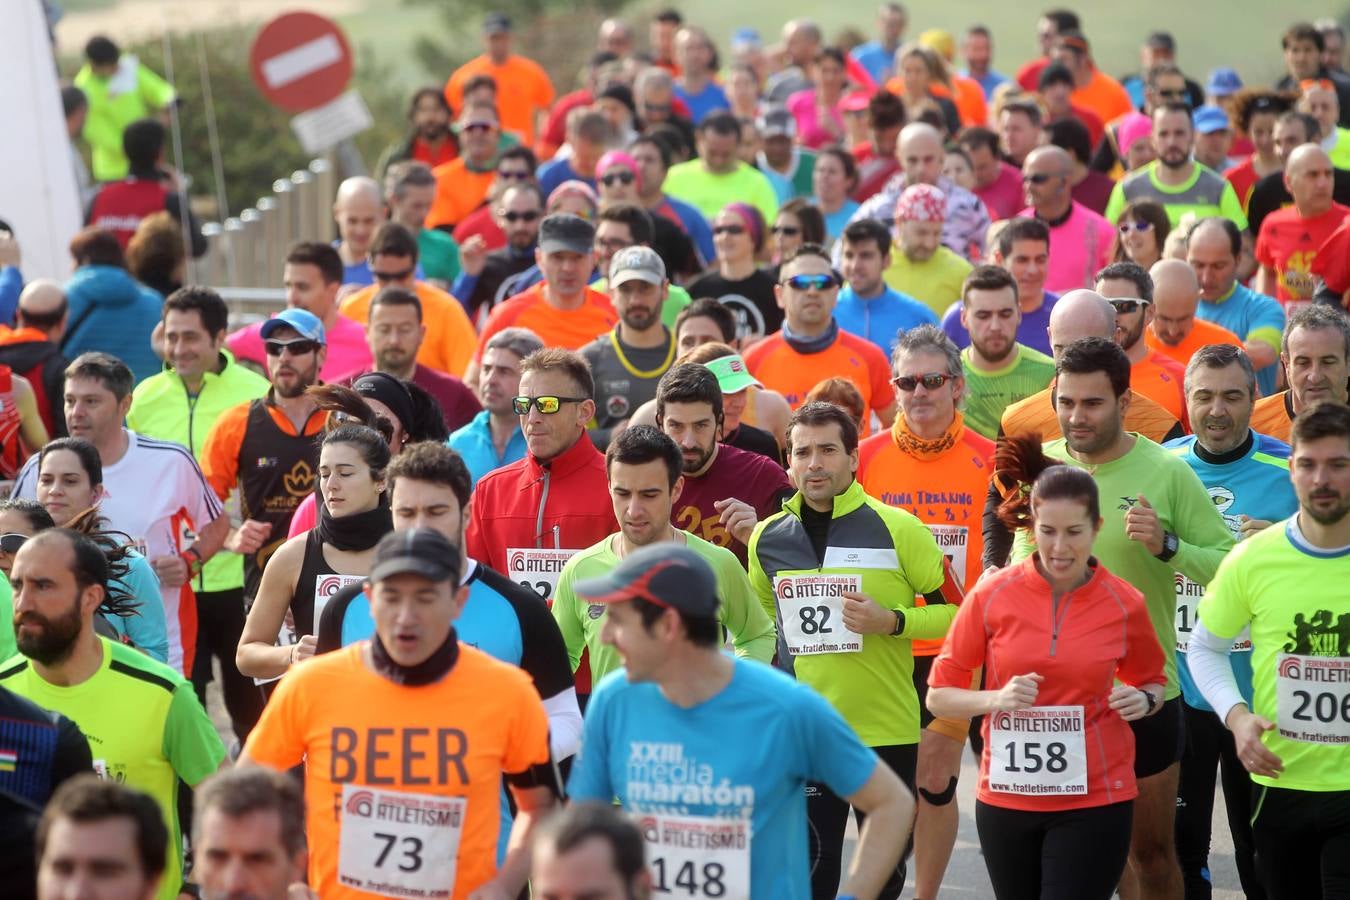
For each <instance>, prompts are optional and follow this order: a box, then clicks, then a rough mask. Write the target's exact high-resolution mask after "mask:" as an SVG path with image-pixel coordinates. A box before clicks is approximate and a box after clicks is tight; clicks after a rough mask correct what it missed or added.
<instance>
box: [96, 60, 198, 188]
mask: <svg viewBox="0 0 1350 900" xmlns="http://www.w3.org/2000/svg"><path fill="white" fill-rule="evenodd" d="M75 87H77V88H79V89H80V90H82V91H84V96H85V98H86V99H87V100H88V101H89V115H88V118H86V119H85V122H84V132H83V136H84V140H85V143H87V144H88V145H89V149H90V150H92V151H93V166H91V169H92V173H93V176H94V180H95V181H120V180H121V179H123V178H126V177H127V157H126V154H124V153H123V152H122V132H123V131H125V130H126V127H127V126H128V125H130V124H131V123H132V122H135V121H136V120H137V119H145V118H149V117H151V116H154V115H156V114H157V113H158V112H159V111H160V110H162V109H163V108H164V107H166V106H168V105H169V104H170V103H172V102H173V101H174V98H175V97H176V96H177V94H175V93H174V89H173V86H172V85H170V84H169V83H168V82H167V81H165V80H164V79H163V78H160V77H159V76H158V75H156V74H155V73H154V72H152V71H150V70H149V69H148V68H146V67H145V66H143V65H141V63H140V60H138V59H137V58H136V57H135V56H133V55H131V54H130V53H123V54H122V58H121V59H120V60H118V62H117V71H116V72H115V73H114V74H113V75H112V76H111V77H110V78H104V77H101V76H99V75H95V74H94V70H93V69H91V68H90V67H89V64H88V63H85V65H84V68H82V69H80V71H79V72H78V73H77V74H76V75H75Z"/></svg>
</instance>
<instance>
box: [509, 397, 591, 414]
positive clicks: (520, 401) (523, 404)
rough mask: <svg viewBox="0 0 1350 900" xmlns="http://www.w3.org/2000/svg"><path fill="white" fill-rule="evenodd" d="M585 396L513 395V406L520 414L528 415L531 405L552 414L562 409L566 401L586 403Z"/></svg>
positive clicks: (542, 411)
mask: <svg viewBox="0 0 1350 900" xmlns="http://www.w3.org/2000/svg"><path fill="white" fill-rule="evenodd" d="M585 402H586V398H585V397H551V396H544V397H512V398H511V408H512V409H514V410H515V411H516V415H518V416H528V415H529V414H530V407H531V406H533V407H534V408H535V409H537V410H539V411H540V412H541V413H543V414H544V415H546V416H551V415H553V414H554V413H556V412H557V411H558V410H560V409H562V405H563V404H564V403H585Z"/></svg>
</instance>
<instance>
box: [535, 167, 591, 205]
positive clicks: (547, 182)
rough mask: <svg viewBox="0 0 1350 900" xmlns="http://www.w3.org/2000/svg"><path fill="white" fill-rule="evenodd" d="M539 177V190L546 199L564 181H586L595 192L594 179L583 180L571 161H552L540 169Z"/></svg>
mask: <svg viewBox="0 0 1350 900" xmlns="http://www.w3.org/2000/svg"><path fill="white" fill-rule="evenodd" d="M536 174H538V176H539V190H541V191H543V192H544V198H545V199H547V198H548V195H549V194H551V193H553V189H554V188H556V187H557V186H558V185H560V184H562V183H563V182H564V181H584V182H585V183H586V184H588V185H590V187H591V190H595V179H594V178H582V177H581V176H580V175H578V174H577V172H576V169H573V168H572V162H571V160H567V159H550V160H549V161H548V162H546V163H544V164H543V165H542V166H540V167H539V171H538V172H537V173H536Z"/></svg>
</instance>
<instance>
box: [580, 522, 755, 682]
mask: <svg viewBox="0 0 1350 900" xmlns="http://www.w3.org/2000/svg"><path fill="white" fill-rule="evenodd" d="M680 534H681V535H683V536H684V541H685V544H686V545H687V546H688V547H689V549H690V550H693V551H694V552H695V553H697V554H698V555H699V556H701V557H703V558H704V559H705V560H706V561H707V562H708V565H710V566H712V569H713V572H714V574H716V576H717V595H718V597H719V599H721V601H722V605H721V606H720V607H718V611H717V618H718V620H719V621H720V622H721V623H722V625H723V627H725V628H726V630H727V631H728V632H729V633H730V634H731V640H732V644H733V646H734V647H735V648H736V655H737V656H742V657H746V658H748V659H754V660H758V661H759V662H765V663H766V662H769V661H770V660H772V659H773V651H774V647H775V646H776V641H777V634H776V633H775V632H774V627H773V620H772V619H770V618H769V617H768V616H767V615H765V614H764V610H763V609H761V608H760V606H759V604H758V603H756V602H755V600H754V596H753V595H752V594H751V591H750V582H749V581H747V580H746V577H745V570H744V569H742V568H741V563H740V560H738V559H737V558H736V554H734V553H732V552H731V551H730V550H728V549H726V548H725V547H719V546H717V545H716V544H712V543H709V542H708V541H705V540H703V538H701V537H698V536H696V535H692V534H690V533H689V532H687V531H680ZM617 538H618V536H617V535H610V536H609V537H607V538H605V539H604V540H603V541H601V542H600V543H598V544H594V545H592V546H590V547H587V548H586V549H585V550H582V551H581V552H580V553H577V554H576V555H575V556H573V557H572V558H571V559H569V560H568V561H567V564H566V565H564V566H563V570H562V572H561V573H560V574H559V575H558V587H557V589H556V590H555V591H554V592H553V618H554V619H556V620H557V621H558V628H559V629H560V630H561V631H562V635H563V641H564V642H565V643H566V644H567V656H568V658H569V659H570V660H571V662H572V671H574V672H575V671H576V668H577V666H578V665H579V664H580V662H581V652H582V651H583V650H587V649H589V650H590V651H591V679H592V681H593V682H594V683H595V684H599V683H600V679H601V678H604V677H605V676H606V675H608V674H609V673H610V672H612V671H614V670H615V669H617V668H619V667H620V666H622V665H623V660H622V659H620V658H619V654H618V652H617V651H616V650H615V649H614V648H613V647H611V646H609V645H608V644H602V643H601V642H600V628H601V626H603V625H604V621H605V607H604V606H603V605H602V604H598V603H593V604H587V603H585V602H584V601H582V600H580V599H578V597H577V595H576V592H575V591H574V590H573V589H572V585H574V584H576V583H577V582H578V581H584V580H586V579H587V578H597V577H599V576H601V575H603V574H605V573H606V572H608V571H610V570H611V569H613V568H614V567H615V566H617V565H618V564H619V557H618V555H617V554H615V552H614V541H615V540H616V539H617Z"/></svg>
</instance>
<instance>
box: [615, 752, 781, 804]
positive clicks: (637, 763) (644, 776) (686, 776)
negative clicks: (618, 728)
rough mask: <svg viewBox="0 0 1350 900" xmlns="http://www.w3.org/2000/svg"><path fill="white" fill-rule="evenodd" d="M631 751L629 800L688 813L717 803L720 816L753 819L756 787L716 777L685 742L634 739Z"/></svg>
mask: <svg viewBox="0 0 1350 900" xmlns="http://www.w3.org/2000/svg"><path fill="white" fill-rule="evenodd" d="M628 746H629V751H628V794H627V796H628V800H629V802H630V803H631V804H632V805H633V806H634V808H636V809H639V810H641V811H643V812H646V813H653V812H671V813H687V812H689V811H690V809H689V808H690V807H703V808H705V809H706V808H707V807H710V806H716V807H717V808H718V809H717V814H718V815H719V816H728V817H730V816H740V817H744V818H747V819H748V818H750V817H751V816H752V815H753V814H754V809H755V788H754V786H753V785H749V784H732V783H731V781H730V780H729V779H727V778H723V779H721V780H720V781H718V780H716V773H715V772H714V771H713V767H712V766H711V765H708V764H707V763H701V762H699V761H698V759H696V758H695V757H693V756H690V755H686V754H685V752H684V745H683V744H674V743H669V744H667V743H656V742H651V741H633V742H631V743H630V744H629V745H628Z"/></svg>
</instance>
